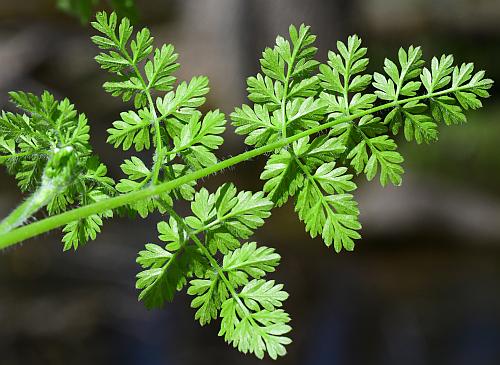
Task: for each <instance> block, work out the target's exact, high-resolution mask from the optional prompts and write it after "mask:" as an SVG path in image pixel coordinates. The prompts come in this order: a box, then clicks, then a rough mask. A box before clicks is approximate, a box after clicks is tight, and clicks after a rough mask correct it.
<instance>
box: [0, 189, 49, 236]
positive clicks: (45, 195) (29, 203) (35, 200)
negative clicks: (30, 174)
mask: <svg viewBox="0 0 500 365" xmlns="http://www.w3.org/2000/svg"><path fill="white" fill-rule="evenodd" d="M58 192H59V188H58V187H57V185H56V184H51V183H48V184H42V185H41V186H40V188H39V189H37V190H36V191H35V193H34V194H33V195H31V196H30V197H29V198H28V199H27V200H26V201H24V202H23V203H22V204H21V205H19V206H18V207H17V208H16V209H14V210H13V211H12V212H11V213H10V214H9V215H8V216H7V217H6V218H5V219H3V220H2V221H1V222H0V237H1V238H3V235H4V234H6V233H7V232H9V231H11V230H13V229H14V228H17V227H19V226H21V225H22V224H23V223H24V222H26V221H27V220H28V219H29V218H30V217H32V216H33V215H34V214H35V213H36V212H38V211H39V210H40V209H42V208H43V207H45V206H46V205H47V204H48V203H49V202H50V200H51V199H53V198H54V196H55V195H56V194H57V193H58Z"/></svg>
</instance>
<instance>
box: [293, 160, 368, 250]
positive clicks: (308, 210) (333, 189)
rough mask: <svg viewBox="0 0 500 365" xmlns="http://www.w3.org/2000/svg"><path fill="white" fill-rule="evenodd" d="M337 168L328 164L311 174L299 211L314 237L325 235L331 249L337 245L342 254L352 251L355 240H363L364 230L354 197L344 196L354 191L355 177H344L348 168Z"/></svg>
mask: <svg viewBox="0 0 500 365" xmlns="http://www.w3.org/2000/svg"><path fill="white" fill-rule="evenodd" d="M334 167H335V165H334V164H333V165H332V164H327V165H324V166H320V167H319V168H318V169H317V170H316V172H315V173H314V175H310V174H309V173H308V176H307V178H306V179H305V182H304V186H303V187H302V189H301V190H300V192H299V194H298V196H297V200H296V202H295V210H296V211H297V212H298V214H299V218H300V219H301V220H302V221H304V223H305V225H306V231H307V232H309V233H310V235H311V237H312V238H314V237H316V236H318V235H321V236H322V237H323V240H324V241H325V244H326V245H327V246H330V245H331V244H332V243H333V245H334V248H335V251H337V252H339V251H340V250H341V249H342V247H344V248H345V249H346V250H348V251H352V250H353V249H354V241H353V240H354V239H359V238H361V236H360V234H359V233H358V232H357V230H359V229H361V224H360V223H359V222H358V215H359V210H358V208H357V203H356V202H355V201H354V200H353V197H352V195H350V194H343V193H344V192H345V191H350V190H354V189H355V188H356V185H355V184H354V183H353V182H352V181H351V179H352V175H342V174H345V172H346V171H347V169H345V168H338V169H334ZM322 189H323V190H324V191H325V192H326V194H329V195H325V194H324V193H323V191H322ZM336 193H337V194H336ZM335 194H336V195H335Z"/></svg>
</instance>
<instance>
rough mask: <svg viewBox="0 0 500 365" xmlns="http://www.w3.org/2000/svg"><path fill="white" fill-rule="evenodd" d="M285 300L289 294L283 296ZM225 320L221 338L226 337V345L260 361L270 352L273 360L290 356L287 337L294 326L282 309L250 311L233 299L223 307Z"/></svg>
mask: <svg viewBox="0 0 500 365" xmlns="http://www.w3.org/2000/svg"><path fill="white" fill-rule="evenodd" d="M273 284H274V283H273ZM247 285H248V286H250V285H252V286H253V285H255V284H254V283H251V284H250V283H249V284H247ZM243 290H245V289H243ZM249 290H250V289H249ZM282 297H285V295H280V296H279V298H282ZM279 298H276V300H277V302H279ZM221 317H222V321H221V329H220V331H219V336H224V339H225V340H226V342H228V343H231V344H232V345H233V346H234V347H235V348H237V349H238V350H239V351H241V352H243V353H247V352H250V353H254V354H255V356H257V357H258V358H259V359H262V358H263V357H264V354H265V352H266V351H267V353H268V354H269V356H270V357H271V358H272V359H276V358H277V357H278V356H284V355H285V354H286V349H285V345H288V344H290V343H291V340H290V339H289V338H288V337H286V336H285V335H286V334H287V333H288V332H290V330H291V327H290V326H289V325H288V324H287V323H288V322H290V317H289V315H288V314H287V313H286V312H285V311H283V310H282V309H274V310H267V309H261V310H256V311H250V309H248V308H247V307H246V306H244V305H243V306H242V303H241V302H238V301H236V299H234V298H229V299H227V300H226V301H225V302H224V303H223V304H222V310H221Z"/></svg>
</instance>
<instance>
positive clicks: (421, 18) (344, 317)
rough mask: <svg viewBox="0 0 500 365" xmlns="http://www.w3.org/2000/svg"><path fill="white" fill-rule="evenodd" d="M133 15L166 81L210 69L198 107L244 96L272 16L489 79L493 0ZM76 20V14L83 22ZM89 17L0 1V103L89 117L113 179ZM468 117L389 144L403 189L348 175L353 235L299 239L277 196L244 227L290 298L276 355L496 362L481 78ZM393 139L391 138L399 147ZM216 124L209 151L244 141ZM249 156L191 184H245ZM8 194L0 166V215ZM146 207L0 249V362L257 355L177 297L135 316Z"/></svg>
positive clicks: (497, 298)
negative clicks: (273, 264) (80, 234)
mask: <svg viewBox="0 0 500 365" xmlns="http://www.w3.org/2000/svg"><path fill="white" fill-rule="evenodd" d="M136 6H137V14H136V19H137V22H138V23H139V24H141V25H147V26H148V27H150V28H151V30H152V32H153V34H154V35H155V38H156V42H157V43H158V44H161V43H165V42H169V43H173V44H175V46H176V48H177V51H178V52H179V53H180V63H181V65H182V67H181V69H180V71H179V73H178V76H179V78H180V79H189V78H191V77H192V76H194V75H198V74H204V75H208V76H209V77H210V81H211V93H210V95H209V99H208V103H207V108H220V109H221V110H223V111H224V112H226V113H228V114H229V113H230V112H231V111H232V110H233V108H234V107H235V106H239V105H240V104H241V103H244V102H245V97H246V91H245V87H246V85H245V79H246V77H247V76H249V75H252V74H255V73H256V72H257V71H258V58H259V56H260V52H261V51H262V50H263V49H264V47H266V46H271V45H273V43H274V40H275V37H276V35H277V34H286V32H287V29H288V25H289V24H291V23H294V24H300V23H302V22H304V23H307V24H310V25H311V26H312V30H313V32H314V33H316V34H317V35H318V47H319V58H320V59H321V60H324V59H325V58H326V53H327V50H328V49H333V48H334V47H335V42H336V40H337V39H345V38H346V37H347V35H349V34H352V33H357V34H358V35H360V36H361V37H362V38H363V40H364V44H365V45H366V46H368V48H369V56H370V57H371V66H370V67H371V68H370V71H374V70H379V69H381V66H382V63H383V58H384V57H395V55H396V54H397V49H398V48H399V46H405V47H407V46H409V45H410V44H415V45H422V46H423V50H424V56H425V58H426V59H427V60H430V58H431V57H432V56H434V55H436V56H439V55H440V54H441V53H452V54H454V55H455V59H456V61H457V62H465V61H474V62H475V64H476V66H477V68H478V69H485V70H487V72H488V75H489V77H490V78H493V79H494V80H500V63H499V61H498V60H499V59H500V20H499V19H500V2H499V1H495V0H405V1H401V0H364V1H363V0H309V1H301V0H273V1H264V0H203V1H201V0H198V1H195V0H147V1H146V0H142V1H141V0H138V1H137V2H136ZM84 18H85V17H84ZM91 34H92V32H91V30H90V29H89V27H88V25H87V24H86V23H85V19H83V22H82V21H81V20H80V19H79V18H78V17H73V16H71V15H68V14H66V13H63V12H61V10H60V9H57V8H56V6H55V0H22V1H12V0H0V109H6V108H7V109H10V108H11V106H10V105H9V104H8V97H7V94H6V93H7V91H9V90H18V89H22V90H25V91H31V92H35V93H40V92H41V91H42V90H44V89H48V90H50V91H51V92H52V93H54V94H55V95H57V96H58V97H63V96H67V97H69V98H70V99H71V100H72V102H73V103H75V104H76V106H77V108H78V109H79V111H81V112H85V113H86V114H87V116H88V117H89V119H90V121H91V122H90V123H91V128H92V143H93V145H94V147H95V150H96V151H97V152H98V153H99V154H100V156H101V159H102V160H103V162H105V163H106V164H107V165H108V167H109V169H110V174H111V175H112V177H114V178H115V179H117V178H119V177H120V176H121V174H120V170H119V165H120V163H121V161H122V160H123V158H124V155H123V152H121V151H116V150H114V149H113V148H112V147H111V146H110V145H107V144H106V143H105V140H106V129H107V128H108V127H109V126H110V124H111V123H112V122H113V121H114V120H116V119H117V118H118V115H119V112H120V111H123V110H126V109H127V108H128V106H127V105H123V103H122V102H121V101H120V100H118V99H116V98H113V97H111V96H110V95H108V94H106V93H105V92H104V91H103V90H102V88H101V84H102V83H103V82H104V81H105V80H107V77H108V75H107V74H106V73H105V72H104V71H101V70H100V69H99V67H98V66H97V64H96V63H95V62H94V61H93V57H94V56H95V54H96V52H97V50H96V48H95V47H94V46H93V45H92V44H91V42H90V41H89V36H90V35H91ZM492 92H493V95H492V98H490V99H488V100H487V101H486V102H485V107H484V109H482V110H481V111H479V112H475V113H472V114H470V115H469V124H467V125H464V126H452V127H448V128H442V130H441V137H440V141H439V143H436V144H433V145H430V146H416V145H411V144H407V143H401V152H402V153H403V155H404V156H405V158H406V162H405V169H406V171H407V173H406V174H405V179H404V184H403V186H402V187H400V188H392V187H389V188H385V189H383V188H381V187H380V186H379V185H378V184H377V183H366V181H365V179H364V178H360V179H358V183H359V185H360V188H359V190H358V192H357V193H356V197H357V199H358V201H359V204H360V208H361V212H362V215H361V221H362V223H363V227H364V228H363V239H362V240H361V241H359V242H358V244H357V247H356V249H355V251H354V252H352V253H347V252H345V251H343V252H342V253H340V254H335V253H334V251H333V250H332V249H328V248H327V247H325V246H324V245H323V243H322V242H321V241H320V240H312V239H311V238H310V237H309V236H308V235H307V234H306V233H305V232H304V229H303V226H302V224H301V223H300V222H299V221H298V218H297V217H296V214H295V213H294V212H293V209H292V207H291V206H290V205H287V206H285V207H283V208H281V209H279V210H275V211H274V214H273V216H272V217H271V218H270V219H269V221H268V223H267V224H266V225H265V227H264V228H263V229H260V230H259V231H258V233H257V235H256V240H257V241H258V242H260V243H262V244H265V245H268V246H273V247H276V248H277V250H278V252H279V253H280V254H281V255H282V257H283V259H282V264H281V266H280V268H279V270H278V272H277V273H275V274H274V275H272V277H273V278H275V279H276V280H277V281H279V282H283V283H284V284H285V288H286V289H287V291H288V292H289V293H290V294H291V296H290V298H289V300H288V301H287V302H286V307H287V310H288V311H289V312H290V314H291V316H292V319H293V322H292V325H293V327H294V331H293V333H292V335H291V336H292V338H293V341H294V342H293V344H292V345H290V346H289V347H288V351H289V354H288V356H286V357H285V358H283V359H280V360H279V361H278V363H279V364H307V365H309V364H311V365H322V364H332V365H333V364H349V365H351V364H353V365H357V364H360V365H361V364H363V365H371V364H384V365H385V364H405V365H414V364H415V365H416V364H439V365H447V364H450V365H452V364H453V365H461V364H481V365H486V364H500V285H499V284H498V283H499V282H500V190H499V188H498V187H499V185H500V153H499V152H500V148H499V144H498V140H499V137H500V123H499V122H498V119H499V117H500V103H499V102H498V94H497V92H496V88H494V89H493V90H492ZM400 142H403V141H400ZM244 148H245V147H244V145H243V141H242V138H241V137H239V136H235V135H234V134H233V133H232V130H229V131H228V133H227V135H226V143H225V145H224V146H223V148H222V150H221V157H223V156H226V155H229V154H232V155H234V154H237V153H239V152H241V151H243V150H244ZM263 164H264V160H263V159H256V160H254V161H250V162H247V163H245V164H242V165H240V166H238V167H236V168H235V169H233V170H231V171H226V172H225V173H224V175H218V176H215V177H213V178H210V179H208V180H207V181H206V182H205V183H206V185H207V186H208V187H209V188H214V187H216V186H217V185H218V184H219V183H221V182H222V181H233V182H234V183H235V184H236V185H237V186H238V187H239V188H240V189H251V190H258V189H260V187H261V186H262V183H261V182H259V181H258V175H259V173H260V171H261V169H262V167H263ZM19 199H21V195H20V193H19V191H18V189H17V187H16V185H15V182H14V179H13V178H11V177H10V176H8V175H7V174H6V173H5V171H3V170H2V171H0V215H1V216H4V215H6V214H7V213H8V212H9V211H10V210H11V209H13V208H14V207H15V205H16V203H17V202H18V201H19ZM159 220H161V217H160V216H150V217H149V218H148V219H147V220H134V221H130V220H127V219H114V220H113V221H109V222H107V223H106V224H105V226H104V229H103V233H102V234H101V235H100V236H98V239H97V240H96V241H95V242H91V243H89V244H88V245H87V246H85V247H82V248H81V249H80V250H79V251H78V252H77V253H74V252H68V253H63V252H62V245H61V243H60V237H61V234H60V233H59V232H54V233H50V234H47V235H45V236H43V237H39V238H37V239H33V240H30V241H29V242H26V243H24V244H23V247H21V248H16V249H11V250H7V251H4V252H0V365H7V364H9V365H10V364H75V365H79V364H122V365H126V364H145V365H149V364H151V365H156V364H169V365H170V364H172V365H177V364H179V365H191V364H199V363H203V364H205V365H212V364H267V363H271V362H270V361H268V360H264V361H262V362H259V361H258V360H256V359H255V358H254V357H252V356H244V355H241V354H239V353H238V352H237V351H236V350H233V349H232V348H230V347H228V346H227V345H226V344H225V343H224V341H223V340H222V339H221V338H219V337H217V331H218V329H217V325H209V326H206V327H203V328H201V327H200V326H199V325H198V323H197V322H195V321H194V319H193V315H194V311H193V310H192V309H190V308H189V302H190V298H188V297H187V295H186V294H179V295H178V296H177V298H176V300H175V301H174V303H173V304H169V305H167V306H166V308H165V309H163V310H155V311H147V310H146V309H145V308H144V307H143V305H142V304H141V303H138V302H137V299H136V296H137V293H136V291H135V289H134V283H135V278H134V277H135V274H136V272H137V271H138V267H137V266H136V264H135V258H136V254H137V251H139V250H140V249H141V248H142V247H143V245H144V243H146V242H149V241H151V240H154V239H155V238H156V223H157V222H158V221H159Z"/></svg>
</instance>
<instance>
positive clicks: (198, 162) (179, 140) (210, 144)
mask: <svg viewBox="0 0 500 365" xmlns="http://www.w3.org/2000/svg"><path fill="white" fill-rule="evenodd" d="M225 124H226V120H225V117H224V114H223V113H221V112H220V111H218V110H216V111H211V112H208V113H207V115H205V117H204V118H203V120H200V114H199V113H193V114H192V116H191V119H190V121H189V123H188V124H185V125H184V126H183V127H182V129H181V131H180V133H179V135H178V136H175V137H174V147H175V149H174V150H173V152H175V153H182V157H183V159H185V160H186V162H187V163H188V164H189V165H190V166H192V167H193V168H194V169H200V168H203V167H207V166H211V165H213V164H215V163H217V158H216V157H215V155H214V154H213V152H212V151H214V150H216V149H218V148H219V146H220V145H221V144H222V143H223V142H224V139H223V138H222V137H221V136H220V134H222V133H223V132H224V130H225V129H226V128H225ZM173 152H172V153H173Z"/></svg>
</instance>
